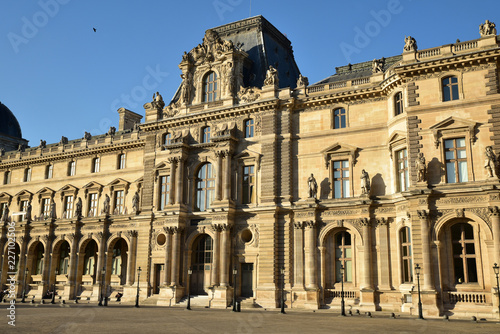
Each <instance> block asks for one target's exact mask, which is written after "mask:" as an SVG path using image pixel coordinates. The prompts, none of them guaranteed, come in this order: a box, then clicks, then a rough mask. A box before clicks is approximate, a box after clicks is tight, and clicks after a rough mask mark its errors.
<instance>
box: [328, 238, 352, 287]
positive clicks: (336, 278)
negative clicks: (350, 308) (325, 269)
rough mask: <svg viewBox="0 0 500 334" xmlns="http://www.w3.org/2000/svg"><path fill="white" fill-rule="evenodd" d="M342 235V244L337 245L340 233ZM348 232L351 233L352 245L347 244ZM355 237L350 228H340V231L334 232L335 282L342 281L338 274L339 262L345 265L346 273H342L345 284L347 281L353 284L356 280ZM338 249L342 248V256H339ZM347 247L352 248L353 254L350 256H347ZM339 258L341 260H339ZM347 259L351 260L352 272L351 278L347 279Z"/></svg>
mask: <svg viewBox="0 0 500 334" xmlns="http://www.w3.org/2000/svg"><path fill="white" fill-rule="evenodd" d="M339 234H340V235H342V236H341V239H342V242H341V245H340V246H339V247H337V245H338V243H337V236H338V235H339ZM346 234H349V239H350V245H346V244H345V235H346ZM353 244H354V238H353V234H352V233H351V232H349V231H348V230H340V231H337V232H336V233H334V234H333V250H334V253H335V254H334V255H333V283H340V282H341V281H340V279H339V277H338V276H337V275H338V274H339V273H340V268H338V269H339V270H337V262H340V265H341V266H344V275H342V279H343V281H344V284H345V283H348V284H351V283H353V282H354V249H355V248H354V245H353ZM337 249H340V251H341V256H340V257H337V254H336V253H337ZM346 249H350V250H351V256H350V257H346V254H345V253H346V251H345V250H346ZM338 259H339V260H338ZM346 261H350V266H351V268H350V272H351V280H347V271H348V269H347V267H346V265H345V263H346Z"/></svg>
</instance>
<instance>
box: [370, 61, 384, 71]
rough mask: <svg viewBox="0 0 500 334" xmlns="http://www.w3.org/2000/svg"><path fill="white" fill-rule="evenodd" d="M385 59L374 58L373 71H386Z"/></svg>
mask: <svg viewBox="0 0 500 334" xmlns="http://www.w3.org/2000/svg"><path fill="white" fill-rule="evenodd" d="M383 68H384V59H383V58H382V59H373V61H372V73H380V72H384V70H383Z"/></svg>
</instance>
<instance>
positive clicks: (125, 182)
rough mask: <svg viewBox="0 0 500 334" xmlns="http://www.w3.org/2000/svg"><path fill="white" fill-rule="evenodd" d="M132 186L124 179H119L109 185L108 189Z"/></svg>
mask: <svg viewBox="0 0 500 334" xmlns="http://www.w3.org/2000/svg"><path fill="white" fill-rule="evenodd" d="M129 185H130V182H128V181H125V180H124V179H122V178H117V179H114V180H113V181H111V182H110V183H108V187H116V186H126V187H128V186H129Z"/></svg>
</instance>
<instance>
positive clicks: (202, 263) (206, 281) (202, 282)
mask: <svg viewBox="0 0 500 334" xmlns="http://www.w3.org/2000/svg"><path fill="white" fill-rule="evenodd" d="M213 249H214V243H213V239H212V237H210V236H209V235H208V234H203V235H201V236H199V237H198V238H197V239H196V240H195V242H194V246H193V252H192V258H191V268H192V270H193V274H192V275H191V282H190V285H189V287H190V291H191V294H192V295H206V294H207V292H206V291H205V289H206V287H208V286H209V285H210V273H211V271H212V259H213Z"/></svg>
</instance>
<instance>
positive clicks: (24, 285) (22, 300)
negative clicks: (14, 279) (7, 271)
mask: <svg viewBox="0 0 500 334" xmlns="http://www.w3.org/2000/svg"><path fill="white" fill-rule="evenodd" d="M28 272H29V270H28V268H26V269H24V283H23V298H22V299H21V303H24V302H25V300H24V299H25V298H26V277H27V276H28ZM0 277H1V275H0Z"/></svg>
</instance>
